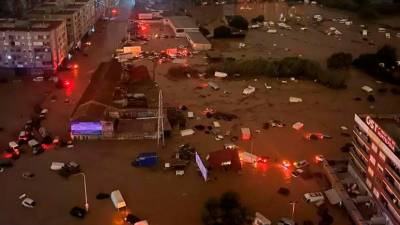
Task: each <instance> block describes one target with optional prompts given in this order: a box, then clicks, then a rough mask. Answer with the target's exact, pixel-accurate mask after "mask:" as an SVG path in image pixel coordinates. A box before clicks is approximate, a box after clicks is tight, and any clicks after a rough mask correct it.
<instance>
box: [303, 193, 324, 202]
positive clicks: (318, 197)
mask: <svg viewBox="0 0 400 225" xmlns="http://www.w3.org/2000/svg"><path fill="white" fill-rule="evenodd" d="M304 199H305V200H306V202H308V203H310V202H311V203H312V202H319V201H323V200H324V194H322V192H312V193H305V194H304Z"/></svg>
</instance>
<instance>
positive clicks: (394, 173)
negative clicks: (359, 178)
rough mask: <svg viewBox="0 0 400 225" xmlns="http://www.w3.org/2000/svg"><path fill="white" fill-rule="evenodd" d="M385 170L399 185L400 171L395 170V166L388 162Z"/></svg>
mask: <svg viewBox="0 0 400 225" xmlns="http://www.w3.org/2000/svg"><path fill="white" fill-rule="evenodd" d="M385 169H386V171H387V172H388V173H389V174H390V175H392V177H394V178H395V179H396V180H397V182H399V183H400V169H398V168H396V166H395V165H394V164H393V163H392V162H390V161H388V162H387V164H386V167H385Z"/></svg>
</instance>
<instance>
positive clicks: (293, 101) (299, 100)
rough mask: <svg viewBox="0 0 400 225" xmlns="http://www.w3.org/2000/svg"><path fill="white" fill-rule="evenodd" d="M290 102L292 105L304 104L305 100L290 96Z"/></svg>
mask: <svg viewBox="0 0 400 225" xmlns="http://www.w3.org/2000/svg"><path fill="white" fill-rule="evenodd" d="M289 102H291V103H299V102H303V99H302V98H298V97H292V96H290V97H289Z"/></svg>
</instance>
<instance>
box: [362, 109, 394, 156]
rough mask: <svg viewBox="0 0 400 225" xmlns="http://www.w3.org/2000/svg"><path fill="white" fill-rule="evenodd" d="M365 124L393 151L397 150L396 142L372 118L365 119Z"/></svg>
mask: <svg viewBox="0 0 400 225" xmlns="http://www.w3.org/2000/svg"><path fill="white" fill-rule="evenodd" d="M365 122H366V123H367V125H368V126H369V128H371V130H373V131H374V133H375V134H376V135H378V137H379V138H380V139H381V140H382V141H383V142H384V143H385V144H386V145H387V146H388V147H389V148H390V149H391V150H392V151H394V150H395V149H396V142H395V141H394V140H393V139H392V138H391V137H390V136H389V135H388V134H386V132H385V131H384V130H382V128H380V127H379V125H378V124H377V123H376V122H375V121H374V120H373V119H372V118H371V117H370V116H367V118H365Z"/></svg>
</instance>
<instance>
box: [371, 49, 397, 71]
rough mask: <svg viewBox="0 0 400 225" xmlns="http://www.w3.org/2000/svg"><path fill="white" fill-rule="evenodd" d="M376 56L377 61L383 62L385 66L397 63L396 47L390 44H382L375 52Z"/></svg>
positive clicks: (388, 66)
mask: <svg viewBox="0 0 400 225" xmlns="http://www.w3.org/2000/svg"><path fill="white" fill-rule="evenodd" d="M376 58H377V59H378V61H379V62H381V63H384V64H385V67H386V68H390V67H392V66H395V65H396V64H397V63H396V61H397V54H396V48H394V47H393V46H390V45H384V46H383V47H382V48H380V49H379V50H378V51H377V52H376Z"/></svg>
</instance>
